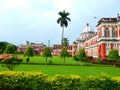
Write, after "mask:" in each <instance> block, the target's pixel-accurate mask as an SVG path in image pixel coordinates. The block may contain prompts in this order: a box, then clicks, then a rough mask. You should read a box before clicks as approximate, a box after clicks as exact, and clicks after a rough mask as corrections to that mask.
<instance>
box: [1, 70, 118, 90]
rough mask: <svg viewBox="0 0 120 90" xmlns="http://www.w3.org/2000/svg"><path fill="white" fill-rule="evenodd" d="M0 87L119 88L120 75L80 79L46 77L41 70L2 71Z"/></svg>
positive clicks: (39, 89) (37, 89)
mask: <svg viewBox="0 0 120 90" xmlns="http://www.w3.org/2000/svg"><path fill="white" fill-rule="evenodd" d="M83 83H84V86H83ZM2 87H9V89H13V90H14V89H15V90H17V88H19V89H23V90H27V89H30V90H120V77H109V76H108V75H106V74H105V73H103V74H102V75H101V76H89V77H87V78H86V79H85V80H82V78H81V77H80V76H78V75H55V76H54V77H48V76H47V75H46V74H44V73H42V72H20V71H19V72H18V71H17V72H13V71H2V72H0V88H2ZM81 87H85V88H84V89H82V88H81Z"/></svg>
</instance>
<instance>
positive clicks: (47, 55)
mask: <svg viewBox="0 0 120 90" xmlns="http://www.w3.org/2000/svg"><path fill="white" fill-rule="evenodd" d="M43 57H46V64H47V59H48V57H52V54H51V51H50V48H49V47H45V48H44V50H43Z"/></svg>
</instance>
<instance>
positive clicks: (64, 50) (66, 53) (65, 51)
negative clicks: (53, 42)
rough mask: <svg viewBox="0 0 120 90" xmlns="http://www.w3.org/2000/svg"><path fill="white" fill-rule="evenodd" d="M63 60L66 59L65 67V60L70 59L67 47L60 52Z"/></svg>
mask: <svg viewBox="0 0 120 90" xmlns="http://www.w3.org/2000/svg"><path fill="white" fill-rule="evenodd" d="M60 56H61V58H63V59H64V65H65V59H66V57H69V52H68V51H67V49H66V47H63V48H62V50H61V52H60Z"/></svg>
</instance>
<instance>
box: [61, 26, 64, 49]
mask: <svg viewBox="0 0 120 90" xmlns="http://www.w3.org/2000/svg"><path fill="white" fill-rule="evenodd" d="M63 37H64V26H63V27H62V38H61V45H62V47H63Z"/></svg>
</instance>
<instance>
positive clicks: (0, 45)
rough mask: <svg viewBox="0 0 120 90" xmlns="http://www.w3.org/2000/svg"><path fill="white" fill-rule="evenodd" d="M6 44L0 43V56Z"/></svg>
mask: <svg viewBox="0 0 120 90" xmlns="http://www.w3.org/2000/svg"><path fill="white" fill-rule="evenodd" d="M7 44H8V43H7V42H0V54H3V52H4V50H5V48H6V46H7Z"/></svg>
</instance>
